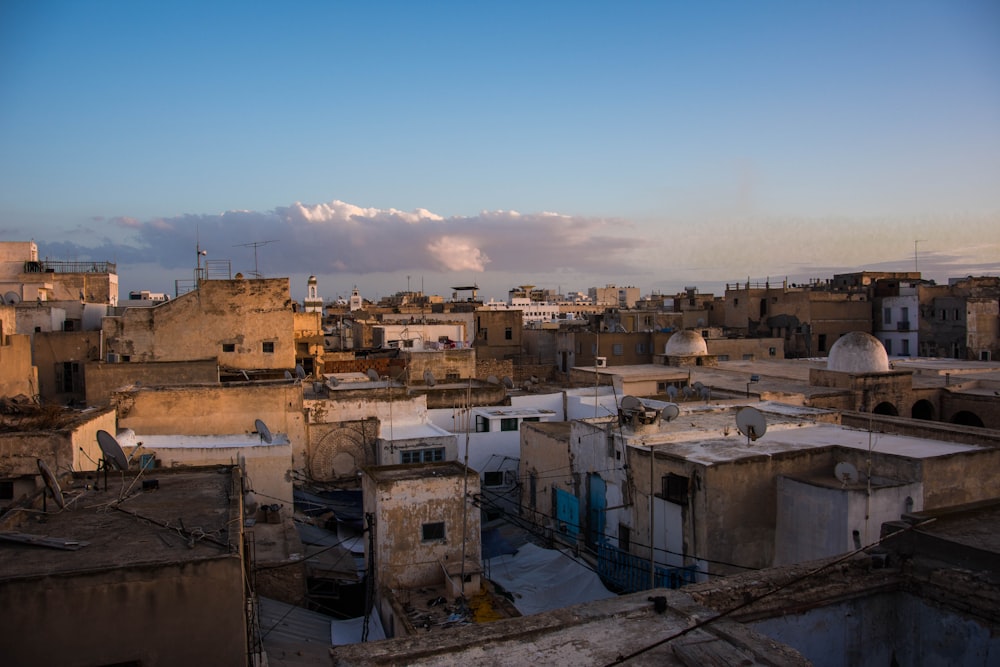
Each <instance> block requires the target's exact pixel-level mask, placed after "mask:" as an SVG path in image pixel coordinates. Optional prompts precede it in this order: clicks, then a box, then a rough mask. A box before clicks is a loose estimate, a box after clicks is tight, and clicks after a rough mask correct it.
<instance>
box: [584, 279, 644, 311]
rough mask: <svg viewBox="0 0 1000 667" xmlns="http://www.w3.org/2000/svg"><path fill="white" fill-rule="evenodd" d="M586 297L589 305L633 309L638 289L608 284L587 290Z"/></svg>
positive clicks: (638, 295) (637, 298)
mask: <svg viewBox="0 0 1000 667" xmlns="http://www.w3.org/2000/svg"><path fill="white" fill-rule="evenodd" d="M587 296H589V297H590V301H591V303H594V304H597V305H600V306H615V307H618V308H635V304H636V302H637V301H638V300H639V297H640V294H639V288H638V287H631V286H629V287H618V286H617V285H612V284H610V283H609V284H607V285H605V286H604V287H591V288H590V289H588V290H587Z"/></svg>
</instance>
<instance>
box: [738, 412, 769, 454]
mask: <svg viewBox="0 0 1000 667" xmlns="http://www.w3.org/2000/svg"><path fill="white" fill-rule="evenodd" d="M736 428H737V429H739V431H740V433H742V434H743V435H745V436H746V437H747V444H748V445H749V444H750V441H751V440H756V439H757V438H760V437H761V436H763V435H764V434H765V433H766V432H767V420H766V419H764V415H763V413H761V411H760V410H758V409H757V408H751V407H746V408H741V409H740V411H739V412H737V413H736Z"/></svg>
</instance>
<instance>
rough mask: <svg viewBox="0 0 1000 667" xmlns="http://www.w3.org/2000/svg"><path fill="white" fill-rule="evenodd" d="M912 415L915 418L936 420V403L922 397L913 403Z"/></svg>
mask: <svg viewBox="0 0 1000 667" xmlns="http://www.w3.org/2000/svg"><path fill="white" fill-rule="evenodd" d="M910 416H911V417H913V418H914V419H927V420H929V421H933V420H934V404H933V403H931V402H930V401H928V400H927V399H925V398H924V399H921V400H919V401H917V402H916V403H914V404H913V407H912V408H911V409H910Z"/></svg>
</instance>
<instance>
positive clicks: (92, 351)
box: [31, 331, 101, 403]
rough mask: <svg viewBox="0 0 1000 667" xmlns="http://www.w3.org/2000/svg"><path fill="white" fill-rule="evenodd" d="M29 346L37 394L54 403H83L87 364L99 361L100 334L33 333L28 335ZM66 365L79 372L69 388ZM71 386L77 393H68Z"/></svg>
mask: <svg viewBox="0 0 1000 667" xmlns="http://www.w3.org/2000/svg"><path fill="white" fill-rule="evenodd" d="M31 347H32V354H33V355H34V359H35V366H37V367H38V393H39V395H41V397H42V398H43V399H45V400H47V401H52V402H56V403H66V402H68V401H83V400H85V398H86V395H87V365H88V363H89V362H91V361H97V360H98V359H100V358H101V332H99V331H53V332H49V333H45V332H41V333H36V334H34V335H33V336H32V345H31ZM67 363H69V364H75V366H74V368H75V369H76V371H75V372H77V373H79V381H78V382H77V383H73V384H72V385H68V384H67V383H68V380H67V379H66V378H67V373H66V370H65V364H67ZM71 372H73V371H71ZM60 378H62V379H60ZM73 387H78V390H77V391H70V390H69V389H72V388H73Z"/></svg>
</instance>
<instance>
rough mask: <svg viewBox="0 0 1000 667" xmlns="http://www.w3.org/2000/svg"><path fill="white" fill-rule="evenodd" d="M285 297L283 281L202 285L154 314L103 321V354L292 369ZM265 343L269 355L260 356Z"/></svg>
mask: <svg viewBox="0 0 1000 667" xmlns="http://www.w3.org/2000/svg"><path fill="white" fill-rule="evenodd" d="M289 294H290V292H289V285H288V279H287V278H271V279H259V280H204V281H201V282H200V283H199V288H198V289H197V290H194V291H192V292H188V293H187V294H183V295H181V296H180V297H178V298H176V299H173V300H171V301H167V302H165V303H163V304H160V305H158V306H155V307H153V308H129V309H128V310H126V311H125V314H124V315H122V316H120V317H107V318H105V319H104V330H105V344H106V350H107V351H108V352H113V353H117V354H121V355H122V356H123V357H124V356H127V357H129V359H130V361H187V360H191V359H211V358H218V360H219V364H220V365H221V366H225V367H228V368H246V369H281V368H284V369H290V368H294V366H295V345H294V328H295V325H294V321H293V312H292V302H291V298H290V296H289ZM265 342H267V343H271V344H273V347H274V351H273V352H264V348H263V344H264V343H265ZM223 345H233V346H234V350H233V351H232V352H226V351H224V350H223Z"/></svg>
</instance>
